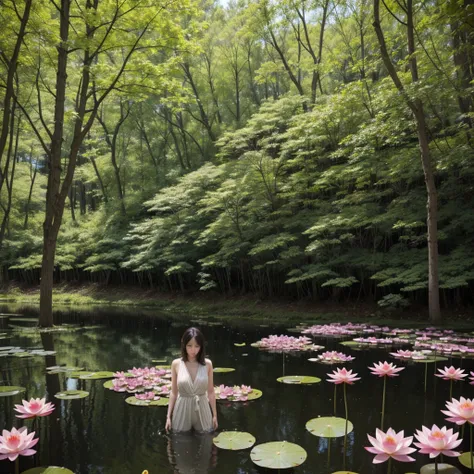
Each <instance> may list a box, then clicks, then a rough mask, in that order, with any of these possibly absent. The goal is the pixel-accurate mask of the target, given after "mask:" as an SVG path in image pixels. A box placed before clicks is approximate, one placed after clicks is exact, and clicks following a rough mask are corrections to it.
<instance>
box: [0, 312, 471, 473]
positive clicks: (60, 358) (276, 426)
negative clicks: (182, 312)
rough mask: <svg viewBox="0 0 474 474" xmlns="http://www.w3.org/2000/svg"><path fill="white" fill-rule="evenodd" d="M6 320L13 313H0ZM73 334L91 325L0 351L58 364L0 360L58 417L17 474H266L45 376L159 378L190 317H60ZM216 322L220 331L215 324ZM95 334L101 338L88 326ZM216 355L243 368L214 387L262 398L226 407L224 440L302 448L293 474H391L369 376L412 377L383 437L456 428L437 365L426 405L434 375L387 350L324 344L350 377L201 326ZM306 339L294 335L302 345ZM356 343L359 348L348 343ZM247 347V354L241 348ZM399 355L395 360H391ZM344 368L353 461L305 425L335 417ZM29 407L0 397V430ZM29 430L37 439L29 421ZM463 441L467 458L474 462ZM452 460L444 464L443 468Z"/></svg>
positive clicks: (393, 392) (158, 420)
mask: <svg viewBox="0 0 474 474" xmlns="http://www.w3.org/2000/svg"><path fill="white" fill-rule="evenodd" d="M1 311H4V312H5V311H11V308H5V307H3V308H2V307H0V312H1ZM22 313H23V315H24V316H26V317H25V318H21V319H20V320H19V321H14V320H13V319H12V320H11V322H13V323H14V324H15V325H17V326H25V327H27V326H31V325H34V323H35V321H34V319H29V318H34V317H35V316H36V314H35V310H34V309H23V311H22ZM58 317H59V319H60V320H61V321H62V322H65V323H77V324H82V325H84V327H82V328H81V329H80V330H75V331H67V332H54V333H50V334H44V333H43V334H41V335H40V334H39V333H28V332H23V333H22V332H17V333H15V334H10V333H9V331H8V330H7V331H5V330H0V332H7V333H8V334H9V335H8V338H5V339H1V340H0V347H1V346H19V347H22V348H40V349H41V348H44V349H47V350H54V351H56V355H51V356H46V357H44V356H42V357H38V356H36V357H27V358H16V357H2V358H0V369H1V374H2V375H1V377H2V381H1V383H2V384H3V385H20V386H24V387H26V388H27V394H26V396H25V397H24V398H28V399H29V398H30V397H43V396H45V395H46V397H47V400H48V401H52V402H53V403H55V405H56V410H55V411H54V412H53V414H52V415H51V416H49V417H45V418H41V419H39V420H38V421H39V426H37V433H39V438H40V441H39V443H38V445H37V449H38V453H37V454H36V455H35V456H33V457H22V458H21V463H20V472H21V471H23V470H26V469H28V468H31V467H33V466H39V465H56V466H65V467H67V468H69V469H71V470H72V471H73V472H75V473H76V474H99V473H100V474H141V473H142V471H143V470H144V469H148V471H149V473H150V474H158V473H159V474H167V473H169V474H172V473H180V474H192V473H196V474H197V473H199V474H201V473H202V474H203V473H208V472H210V473H211V472H212V473H216V474H221V473H223V474H225V473H239V474H243V473H267V472H275V471H270V470H267V469H263V468H259V467H257V466H256V465H255V464H253V463H252V461H251V460H250V449H247V450H242V451H227V450H221V449H217V448H216V447H214V446H213V444H212V439H211V438H210V437H209V436H181V437H176V436H175V437H173V436H168V435H167V434H166V433H165V432H164V426H165V419H166V410H167V409H166V408H164V407H135V406H131V405H128V404H126V403H125V401H124V400H125V398H126V397H127V396H128V395H126V394H123V393H116V392H113V391H110V390H107V389H105V388H104V387H103V383H104V380H87V381H86V380H78V379H71V378H67V377H66V376H65V375H64V374H55V375H47V374H46V370H45V368H46V367H48V366H52V365H62V364H65V365H68V366H76V367H84V368H86V369H90V370H110V371H117V370H127V369H131V368H133V367H147V366H148V367H151V366H153V365H156V364H153V363H152V359H166V360H167V361H168V363H169V362H170V361H171V360H172V359H173V358H175V357H176V356H177V355H178V352H179V340H180V337H181V335H182V333H183V331H184V329H185V328H186V327H189V325H190V324H192V323H190V321H189V319H187V318H184V317H180V318H178V317H163V316H159V315H153V314H145V313H143V314H140V313H137V312H133V313H132V312H130V313H126V312H123V311H122V312H120V313H118V312H113V311H110V310H109V311H103V310H102V311H100V312H99V311H91V312H88V311H82V312H81V313H78V312H74V311H69V312H67V311H63V312H61V314H59V315H58ZM214 321H215V322H216V321H218V319H217V318H216V319H215V320H214ZM91 325H94V327H93V328H88V326H91ZM195 325H196V326H198V327H199V326H200V327H201V329H202V330H203V332H204V334H205V336H206V339H207V341H208V344H207V353H208V355H209V357H210V358H211V359H212V361H213V363H214V366H218V367H235V369H236V370H235V372H231V373H219V374H215V375H214V382H215V384H216V385H218V384H221V383H222V384H225V385H234V384H245V385H251V386H252V387H255V388H258V389H260V390H262V391H263V396H262V398H260V399H259V400H255V401H251V402H244V403H233V404H230V403H226V402H224V403H222V402H219V403H218V417H219V431H221V430H239V431H248V432H250V433H252V434H253V435H254V436H255V437H256V439H257V444H260V443H265V442H269V441H280V440H287V441H290V442H293V443H297V444H299V445H301V446H302V447H303V448H304V449H305V450H306V451H307V454H308V457H307V460H306V462H305V463H304V464H302V465H301V466H300V467H297V468H294V469H292V470H288V471H287V472H294V473H301V474H303V473H307V474H310V473H311V474H330V473H333V472H335V471H342V470H348V471H354V472H357V473H360V474H372V473H374V474H375V473H386V472H387V463H384V464H381V465H374V464H372V459H373V455H372V454H370V453H367V452H366V451H365V450H364V448H363V447H364V446H369V443H368V441H367V433H370V434H372V435H374V433H375V429H376V428H377V427H379V426H380V409H381V399H382V386H383V380H382V379H381V378H378V377H376V376H374V375H371V374H370V372H369V370H368V366H369V365H372V364H373V363H374V362H378V361H384V360H387V361H389V362H395V363H396V364H397V365H399V366H405V367H406V369H405V370H404V371H403V372H401V374H400V376H399V377H395V378H390V379H388V380H387V400H386V414H385V423H384V425H385V428H387V427H393V428H394V429H395V430H396V431H399V430H402V429H404V430H405V435H406V436H408V435H412V434H413V433H414V431H415V430H416V429H421V426H422V425H423V424H424V425H426V426H430V427H431V425H432V424H433V423H437V424H438V425H439V426H445V425H446V426H448V428H451V427H455V425H453V424H452V423H449V422H445V421H444V419H445V416H444V415H443V414H442V413H441V412H440V410H441V409H444V405H445V401H446V400H447V399H448V398H449V382H447V381H444V380H441V379H439V378H437V377H434V375H433V373H434V368H435V367H434V366H435V364H427V365H428V377H427V387H426V393H425V391H424V380H425V365H426V364H423V363H413V362H409V363H407V362H403V361H399V360H396V359H393V357H391V356H390V355H389V354H388V352H389V350H388V349H370V350H363V351H355V350H354V349H353V348H349V347H344V346H341V345H340V344H339V342H340V341H341V339H334V338H330V337H318V338H315V339H314V340H315V343H316V344H320V345H323V346H325V348H326V350H338V351H342V352H344V353H346V354H350V355H353V356H355V360H354V361H352V362H350V363H346V364H344V365H333V366H328V365H322V364H318V363H312V362H309V361H308V358H309V357H315V356H316V354H317V353H311V354H308V353H299V354H296V355H285V356H283V355H282V354H281V353H269V352H264V351H261V350H259V349H257V348H254V347H251V346H250V343H253V342H255V341H257V340H259V339H260V338H262V337H266V336H268V335H270V334H290V333H288V332H287V329H288V328H287V327H286V326H270V327H261V326H259V325H258V324H255V325H252V324H248V323H242V324H241V323H239V321H238V320H234V321H232V322H230V323H229V322H226V323H223V324H216V325H200V324H195ZM293 335H297V334H293ZM347 339H351V337H347V338H346V340H347ZM242 342H246V343H247V345H246V346H245V347H236V346H235V345H234V343H242ZM392 349H393V348H392ZM444 365H447V366H450V365H454V366H455V367H460V366H461V365H462V367H463V368H464V369H470V370H474V363H473V360H468V359H463V360H461V359H459V358H457V359H454V358H453V359H450V360H448V361H446V362H443V363H439V365H438V367H444ZM342 366H345V367H347V368H348V369H353V371H354V372H356V373H358V374H359V376H360V377H362V380H360V381H358V382H356V383H355V384H354V385H352V386H348V387H347V396H348V411H349V419H350V421H351V422H352V423H353V425H354V431H353V432H351V433H350V434H348V436H347V443H346V454H345V456H344V438H343V437H341V438H333V439H332V440H328V439H325V438H319V437H316V436H313V435H311V434H310V433H309V432H308V431H307V430H306V429H305V424H306V422H307V421H308V420H310V419H312V418H315V417H318V416H332V415H333V394H334V385H333V384H331V383H328V382H326V379H327V374H328V372H331V371H332V370H335V368H336V367H342ZM282 375H312V376H316V377H320V378H321V379H323V381H322V382H321V383H319V384H315V385H294V384H282V383H279V382H277V380H276V379H277V378H278V377H280V376H282ZM76 388H79V389H83V390H87V391H89V392H90V395H89V396H88V397H87V398H84V399H80V400H58V399H56V398H54V394H55V393H57V392H58V391H60V390H66V389H76ZM461 394H462V395H463V396H465V397H469V398H472V397H473V396H474V387H473V386H471V385H469V384H468V383H467V382H458V383H455V385H454V391H453V396H454V397H459V395H461ZM342 395H343V390H342V389H341V390H338V396H337V415H338V416H341V417H343V416H344V404H343V397H342ZM21 398H22V397H21V395H16V396H15V397H0V428H2V429H3V428H6V429H8V430H9V429H10V428H11V427H12V426H13V425H15V426H17V427H19V426H21V425H22V424H23V423H24V422H23V421H22V420H18V419H16V418H15V417H14V412H13V405H14V403H20V401H21ZM24 424H26V425H27V426H28V427H29V428H30V427H31V421H30V420H27V421H26V423H24ZM468 431H469V430H466V438H465V440H464V443H463V445H461V448H462V449H464V450H469V444H468V439H467V433H468ZM414 456H415V458H416V462H415V463H406V464H405V463H404V464H402V463H394V464H393V466H392V467H393V470H392V472H393V473H406V472H419V470H420V468H421V466H423V465H424V464H427V463H428V462H429V460H428V456H426V455H421V454H418V453H416V454H415V455H414ZM445 460H446V458H445ZM450 463H451V464H454V465H456V466H457V467H459V468H460V470H461V471H462V472H468V470H467V469H465V468H463V467H462V466H461V465H460V464H459V462H458V461H457V460H456V459H451V462H450ZM10 472H13V463H10V462H9V461H0V473H10Z"/></svg>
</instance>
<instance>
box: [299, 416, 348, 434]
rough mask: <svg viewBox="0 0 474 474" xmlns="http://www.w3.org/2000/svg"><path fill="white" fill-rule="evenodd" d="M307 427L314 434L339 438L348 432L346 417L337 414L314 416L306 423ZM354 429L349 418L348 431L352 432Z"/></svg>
mask: <svg viewBox="0 0 474 474" xmlns="http://www.w3.org/2000/svg"><path fill="white" fill-rule="evenodd" d="M306 429H307V430H308V431H309V432H310V433H311V434H313V435H314V436H320V437H322V438H338V437H340V436H344V435H345V434H346V419H345V418H337V417H335V416H323V417H319V418H313V419H312V420H309V421H308V422H307V423H306ZM353 429H354V426H353V425H352V423H351V422H350V421H349V420H347V433H350V432H351V431H352V430H353Z"/></svg>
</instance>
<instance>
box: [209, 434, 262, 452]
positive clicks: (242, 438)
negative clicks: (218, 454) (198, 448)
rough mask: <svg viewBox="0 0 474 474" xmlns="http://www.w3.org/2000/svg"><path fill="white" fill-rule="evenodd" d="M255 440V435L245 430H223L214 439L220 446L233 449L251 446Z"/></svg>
mask: <svg viewBox="0 0 474 474" xmlns="http://www.w3.org/2000/svg"><path fill="white" fill-rule="evenodd" d="M255 441H256V440H255V437H254V436H253V435H251V434H250V433H247V432H244V431H223V432H221V433H219V435H218V436H216V437H215V438H213V440H212V442H213V443H214V444H215V445H216V446H217V447H218V448H221V449H230V450H232V451H236V450H238V449H247V448H251V447H252V446H253V445H254V444H255Z"/></svg>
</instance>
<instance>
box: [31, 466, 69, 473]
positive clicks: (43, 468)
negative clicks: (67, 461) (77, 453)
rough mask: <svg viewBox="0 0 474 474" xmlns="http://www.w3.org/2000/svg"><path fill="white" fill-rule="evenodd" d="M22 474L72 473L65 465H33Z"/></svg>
mask: <svg viewBox="0 0 474 474" xmlns="http://www.w3.org/2000/svg"><path fill="white" fill-rule="evenodd" d="M22 474H74V473H73V472H72V471H70V470H69V469H67V468H65V467H57V466H47V467H46V466H41V467H33V468H32V469H28V470H27V471H23V472H22Z"/></svg>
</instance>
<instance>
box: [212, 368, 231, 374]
mask: <svg viewBox="0 0 474 474" xmlns="http://www.w3.org/2000/svg"><path fill="white" fill-rule="evenodd" d="M234 371H235V369H233V368H232V367H214V372H215V373H216V374H220V373H227V372H234Z"/></svg>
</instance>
